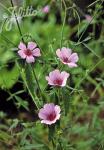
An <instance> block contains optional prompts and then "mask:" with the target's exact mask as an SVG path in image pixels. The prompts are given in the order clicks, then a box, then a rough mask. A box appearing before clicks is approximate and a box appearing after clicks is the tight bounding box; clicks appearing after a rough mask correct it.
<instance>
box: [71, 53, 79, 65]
mask: <svg viewBox="0 0 104 150" xmlns="http://www.w3.org/2000/svg"><path fill="white" fill-rule="evenodd" d="M78 59H79V58H78V54H77V53H73V54H72V55H71V56H70V58H69V60H70V61H71V62H72V63H75V62H77V61H78Z"/></svg>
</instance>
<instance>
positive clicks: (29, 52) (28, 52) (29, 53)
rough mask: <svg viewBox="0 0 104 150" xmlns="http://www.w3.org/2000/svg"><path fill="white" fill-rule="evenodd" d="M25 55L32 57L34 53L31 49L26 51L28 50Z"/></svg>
mask: <svg viewBox="0 0 104 150" xmlns="http://www.w3.org/2000/svg"><path fill="white" fill-rule="evenodd" d="M24 53H25V55H27V56H31V55H32V51H31V50H30V49H26V50H25V51H24Z"/></svg>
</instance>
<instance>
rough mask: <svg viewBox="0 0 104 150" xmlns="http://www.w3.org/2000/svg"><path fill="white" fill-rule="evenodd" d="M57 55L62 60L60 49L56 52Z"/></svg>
mask: <svg viewBox="0 0 104 150" xmlns="http://www.w3.org/2000/svg"><path fill="white" fill-rule="evenodd" d="M56 55H57V56H58V57H59V58H62V54H61V51H60V49H57V51H56Z"/></svg>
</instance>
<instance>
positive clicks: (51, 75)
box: [49, 69, 61, 81]
mask: <svg viewBox="0 0 104 150" xmlns="http://www.w3.org/2000/svg"><path fill="white" fill-rule="evenodd" d="M60 75H61V74H60V71H59V70H58V69H56V70H54V71H52V72H50V73H49V78H50V79H51V81H54V80H55V79H57V78H60Z"/></svg>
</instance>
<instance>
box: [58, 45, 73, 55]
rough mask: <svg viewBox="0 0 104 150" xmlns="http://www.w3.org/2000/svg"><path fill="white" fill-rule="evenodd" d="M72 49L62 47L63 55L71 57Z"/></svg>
mask: <svg viewBox="0 0 104 150" xmlns="http://www.w3.org/2000/svg"><path fill="white" fill-rule="evenodd" d="M71 52H72V50H71V49H69V48H66V47H63V48H62V49H61V53H62V56H63V57H70V55H71Z"/></svg>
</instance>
